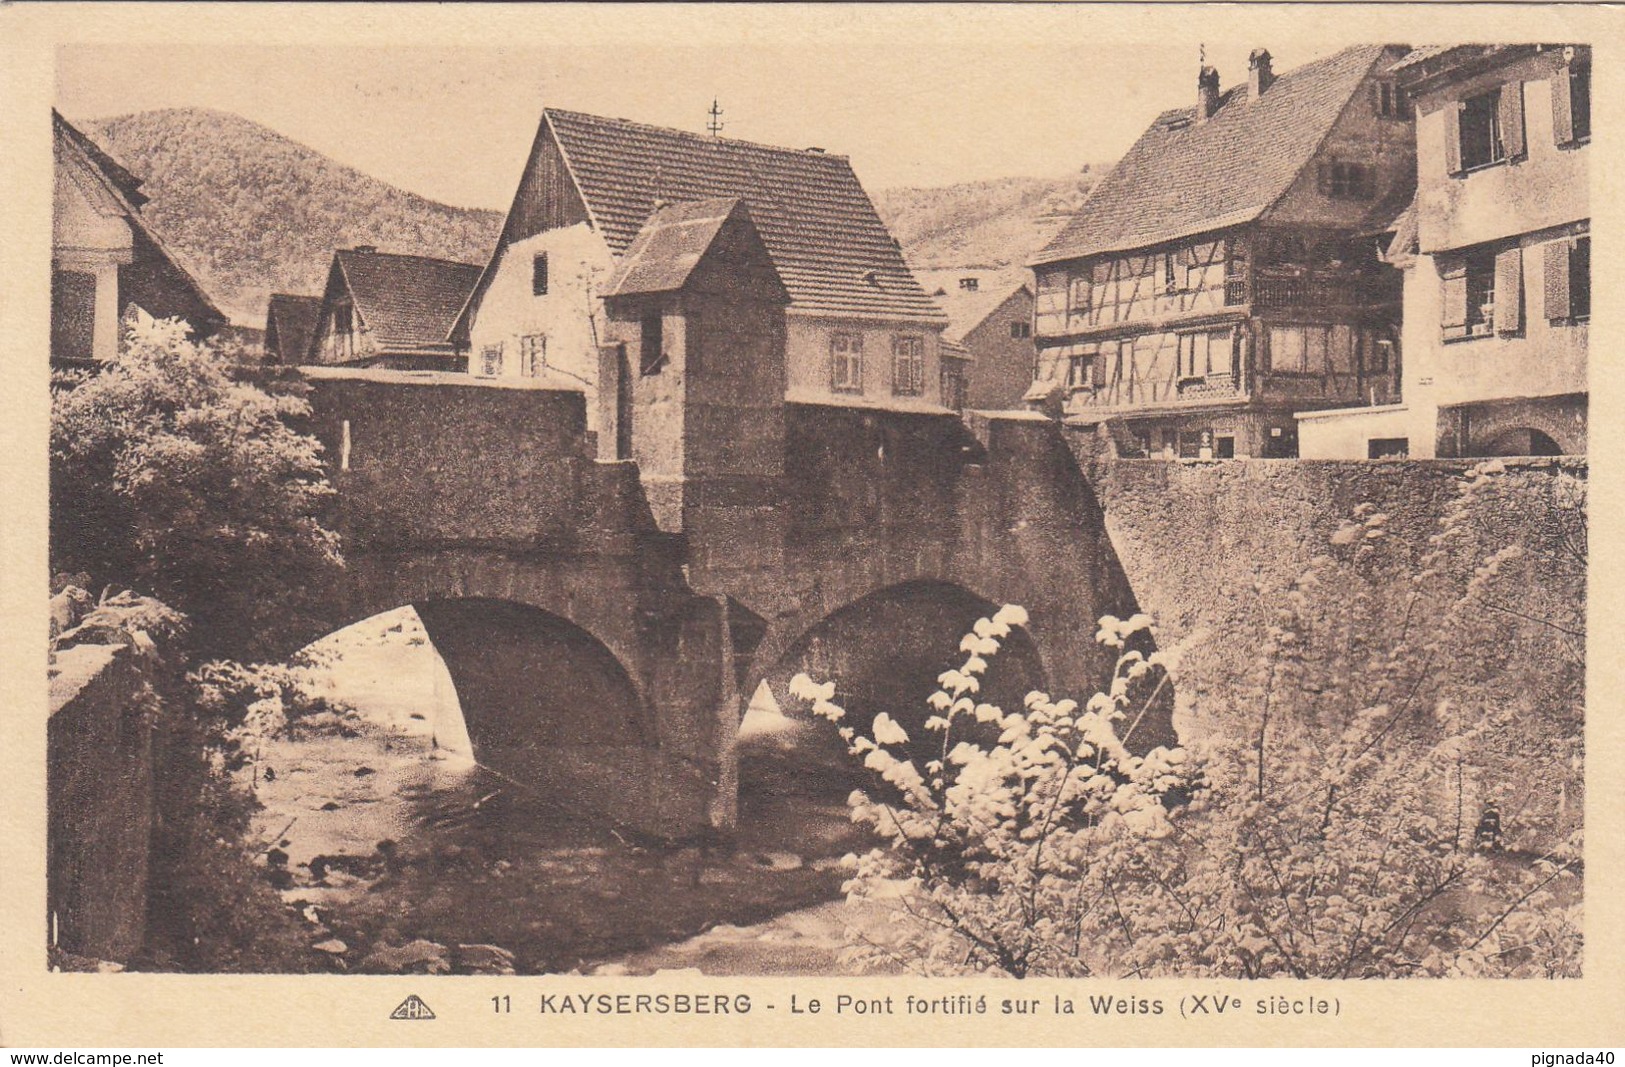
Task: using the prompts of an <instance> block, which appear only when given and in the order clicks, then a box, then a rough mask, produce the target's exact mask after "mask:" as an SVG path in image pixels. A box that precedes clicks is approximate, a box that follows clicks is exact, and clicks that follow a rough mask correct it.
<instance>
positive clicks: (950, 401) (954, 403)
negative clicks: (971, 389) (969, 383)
mask: <svg viewBox="0 0 1625 1067" xmlns="http://www.w3.org/2000/svg"><path fill="white" fill-rule="evenodd" d="M952 362H953V361H952V360H944V361H943V364H942V370H941V373H940V378H941V385H942V403H943V406H945V407H950V408H953V409H954V410H955V411H964V410H965V404H966V395H965V394H966V389H965V375H964V373H963V372H962V371H960V369H959V368H958V367H955V366H951V365H950V364H951V363H952Z"/></svg>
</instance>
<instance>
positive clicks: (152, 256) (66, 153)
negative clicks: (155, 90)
mask: <svg viewBox="0 0 1625 1067" xmlns="http://www.w3.org/2000/svg"><path fill="white" fill-rule="evenodd" d="M51 122H52V126H53V132H54V135H55V139H54V150H55V195H54V199H53V203H52V227H51V230H52V233H51V363H52V364H53V365H54V366H59V367H69V366H80V367H95V366H97V365H99V364H101V363H104V362H106V361H108V360H110V359H113V358H114V357H115V356H117V355H118V344H119V331H120V329H121V328H122V327H121V323H122V322H123V321H124V319H125V316H126V315H127V314H128V313H129V312H130V309H131V308H132V307H134V308H137V309H139V310H140V311H141V312H142V313H144V314H146V315H150V316H151V317H153V318H159V319H168V318H178V319H182V320H184V321H185V322H187V323H188V324H189V325H190V326H191V327H192V333H193V335H194V336H196V337H207V336H210V335H211V334H213V333H215V332H217V331H218V330H219V329H220V328H221V327H222V326H224V325H225V324H226V316H225V314H224V313H223V312H222V311H221V310H220V309H219V308H218V307H216V306H215V304H214V302H213V301H212V300H210V299H209V296H208V294H207V293H205V292H204V291H203V287H202V285H200V284H199V283H198V280H197V279H196V278H195V277H193V275H192V274H191V273H190V272H189V271H188V270H187V269H186V267H184V266H183V265H182V264H181V262H180V260H179V259H177V258H176V256H175V254H174V253H173V252H172V251H171V250H170V249H169V248H168V247H166V246H165V244H164V241H163V239H162V238H160V237H159V235H158V233H157V232H156V231H155V230H154V229H153V228H152V225H151V224H150V223H149V222H148V221H147V220H146V219H144V218H143V217H142V215H141V205H142V204H144V203H146V200H147V198H146V196H145V195H143V194H142V193H141V191H140V187H141V179H139V178H137V177H136V176H135V175H134V174H131V173H130V172H129V171H128V170H126V169H125V168H124V167H123V166H122V165H121V164H119V162H118V161H117V160H115V159H114V158H113V157H112V156H110V155H108V154H107V153H106V152H105V151H104V150H103V149H102V148H101V147H100V146H99V145H97V144H96V143H95V142H94V141H92V140H91V139H90V138H89V137H86V136H85V135H84V134H83V133H82V132H80V131H79V129H78V128H77V127H75V126H74V125H73V124H72V123H70V122H69V121H68V120H67V119H65V118H63V117H62V116H61V115H60V114H58V113H56V112H55V111H53V112H51Z"/></svg>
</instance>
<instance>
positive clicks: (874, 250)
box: [544, 108, 946, 324]
mask: <svg viewBox="0 0 1625 1067" xmlns="http://www.w3.org/2000/svg"><path fill="white" fill-rule="evenodd" d="M544 121H546V122H547V123H549V124H550V126H551V128H552V130H553V132H554V135H555V136H556V137H557V139H558V143H559V147H560V148H561V149H562V150H563V152H564V155H565V158H566V159H567V160H568V161H569V165H570V170H571V173H572V174H574V176H575V179H576V183H577V185H578V187H579V188H580V190H581V195H582V199H583V200H585V201H586V203H587V207H588V210H589V211H590V212H591V214H592V217H593V221H594V223H595V225H596V226H597V227H598V229H599V231H600V232H601V233H602V234H603V236H604V240H605V241H606V242H607V243H608V245H609V247H610V249H611V251H613V252H614V253H615V254H616V255H623V254H624V253H625V252H626V251H627V249H628V248H630V247H631V244H632V240H633V238H634V237H635V236H636V235H637V233H638V231H639V230H640V229H641V228H642V227H643V224H644V222H645V221H646V220H647V219H648V218H649V216H650V215H651V214H652V213H653V212H654V211H655V209H656V207H657V204H658V203H661V202H663V203H668V204H669V203H680V202H687V201H698V200H714V199H717V198H737V199H741V200H744V201H745V202H746V203H747V204H748V205H749V207H750V212H751V217H752V219H753V220H754V221H755V223H756V228H757V229H758V230H759V231H760V233H761V235H762V242H763V244H765V245H766V246H767V250H768V254H769V255H771V256H772V258H773V264H774V266H775V267H776V268H777V269H778V272H779V276H780V278H781V279H782V280H783V282H784V285H785V288H786V289H788V290H789V292H790V297H791V302H792V304H791V306H792V308H794V309H795V310H798V311H811V312H828V313H830V314H836V315H854V314H856V315H868V316H874V317H886V318H894V319H903V320H908V321H918V322H931V323H939V324H940V323H943V322H945V321H946V320H945V316H944V315H943V313H942V311H941V310H940V309H939V308H938V307H937V306H936V305H935V304H934V303H933V302H932V300H931V298H930V297H928V296H927V295H926V294H925V290H923V289H922V288H921V287H920V285H919V283H918V282H917V281H915V280H914V276H913V275H912V274H911V273H910V272H909V269H908V264H907V263H905V262H904V261H903V254H902V252H901V251H899V249H898V247H897V244H896V242H895V241H893V240H892V236H891V234H890V232H889V231H887V229H886V225H885V223H883V222H881V220H880V216H879V215H878V214H877V213H876V212H875V208H874V204H873V203H871V202H870V200H869V195H868V194H867V193H866V192H864V190H863V186H862V185H861V184H860V183H859V182H858V177H857V174H856V173H854V172H853V170H852V165H851V164H850V163H849V162H848V161H847V160H846V159H845V158H844V157H842V156H836V155H827V154H825V153H822V152H813V151H800V150H796V149H790V148H775V147H772V146H768V145H759V144H753V143H750V142H748V141H734V140H729V139H726V138H720V137H706V136H702V135H700V134H692V133H687V132H684V131H682V130H671V129H665V128H663V127H659V126H646V125H643V124H642V123H636V122H628V121H627V120H625V119H607V118H600V117H598V116H595V115H583V114H580V113H579V112H574V111H560V110H558V109H555V108H549V109H547V111H546V112H545V114H544Z"/></svg>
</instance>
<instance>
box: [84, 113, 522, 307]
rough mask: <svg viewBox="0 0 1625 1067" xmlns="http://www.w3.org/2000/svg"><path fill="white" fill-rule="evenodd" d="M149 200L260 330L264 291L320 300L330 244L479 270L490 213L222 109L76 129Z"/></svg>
mask: <svg viewBox="0 0 1625 1067" xmlns="http://www.w3.org/2000/svg"><path fill="white" fill-rule="evenodd" d="M82 128H83V129H84V132H85V133H86V134H88V135H89V136H90V137H91V138H92V139H94V140H95V141H96V142H97V143H98V144H100V145H101V146H102V147H104V148H106V149H107V150H108V151H109V152H111V153H112V154H113V155H114V156H115V157H116V158H117V159H118V160H119V161H120V162H121V163H123V164H124V165H125V166H127V167H129V168H130V170H132V171H133V172H134V173H135V174H136V175H137V176H138V177H140V178H141V179H142V180H143V182H144V184H143V185H142V188H141V191H142V192H143V193H145V194H146V195H147V196H149V197H150V198H151V201H150V202H149V203H148V204H147V205H146V206H145V207H144V208H142V213H143V214H144V215H146V216H147V217H148V218H150V219H151V220H152V221H153V223H154V224H155V225H156V226H157V228H158V230H159V232H160V233H161V234H163V236H164V237H165V239H166V240H167V241H168V243H169V244H170V245H171V247H173V248H174V249H175V250H176V251H177V252H178V253H179V254H180V256H181V258H182V259H183V260H184V261H185V263H186V264H187V266H188V267H190V268H191V269H193V270H194V271H195V272H196V273H197V274H198V276H199V279H200V280H201V281H202V282H203V285H204V288H205V289H207V290H208V292H209V294H210V295H211V296H212V297H214V299H215V301H216V303H218V304H220V305H221V306H222V308H223V309H224V310H225V311H226V312H227V313H228V314H229V315H231V317H232V320H233V321H234V322H237V323H240V324H243V325H249V326H263V325H264V324H265V305H266V301H267V299H268V298H269V296H270V294H271V293H272V292H288V293H319V292H321V287H322V284H323V282H324V281H325V278H326V272H327V266H328V263H329V261H330V260H331V258H332V254H333V249H334V248H337V247H340V246H350V245H356V244H374V245H377V246H378V247H379V248H380V249H381V250H383V251H398V252H414V253H418V254H421V255H428V256H439V257H442V258H445V259H455V260H462V261H464V262H468V263H482V264H483V263H484V262H485V260H486V259H487V258H488V257H489V255H490V251H491V246H492V245H493V244H495V242H496V237H497V233H498V231H499V230H500V229H501V228H502V216H501V214H500V213H499V212H495V211H480V210H474V209H468V208H456V207H450V206H448V205H445V204H440V203H436V202H435V201H433V200H429V199H427V198H425V197H421V196H418V195H416V194H414V193H409V192H406V191H405V190H403V189H399V188H396V187H395V186H393V185H390V184H388V183H387V182H382V181H379V180H378V179H376V178H371V177H368V176H367V175H365V174H362V173H361V172H360V171H357V170H355V169H353V168H351V167H346V166H344V165H342V164H340V163H336V162H334V161H333V160H332V159H329V158H328V157H327V156H325V155H323V154H322V153H320V152H317V151H316V150H314V149H311V148H307V147H305V146H304V145H302V144H300V143H298V142H297V141H293V140H290V139H288V138H286V137H283V136H282V135H281V134H279V133H277V132H275V131H274V130H270V129H267V128H266V127H264V126H261V125H259V124H258V123H255V122H251V121H249V120H248V119H244V118H241V117H239V116H237V115H233V114H230V113H228V112H223V111H208V110H203V109H192V108H188V109H176V110H165V111H143V112H140V113H137V114H134V115H125V116H121V117H119V118H113V119H104V120H100V121H96V122H87V123H84V124H83V126H82Z"/></svg>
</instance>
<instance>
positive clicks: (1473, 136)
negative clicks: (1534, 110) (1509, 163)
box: [1446, 86, 1522, 173]
mask: <svg viewBox="0 0 1625 1067" xmlns="http://www.w3.org/2000/svg"><path fill="white" fill-rule="evenodd" d="M1514 88H1519V87H1518V86H1503V87H1502V89H1507V90H1511V89H1514ZM1502 89H1491V90H1490V91H1489V92H1487V93H1480V94H1478V95H1477V96H1474V97H1471V98H1469V99H1468V100H1467V101H1465V102H1464V103H1463V104H1462V105H1461V109H1460V111H1447V112H1446V113H1447V114H1449V115H1452V116H1454V117H1455V120H1456V123H1457V130H1456V138H1455V145H1456V159H1455V160H1454V161H1453V162H1454V163H1455V164H1456V165H1455V166H1454V167H1453V168H1452V172H1453V173H1462V172H1465V171H1469V170H1473V169H1474V168H1476V167H1487V166H1490V165H1491V164H1493V163H1500V162H1502V161H1503V160H1505V159H1506V158H1507V156H1508V154H1509V153H1508V152H1507V145H1506V138H1505V134H1506V130H1505V129H1504V128H1503V123H1502V118H1503V112H1504V111H1505V110H1506V108H1504V107H1503V105H1502V101H1501V94H1502ZM1520 103H1521V96H1520ZM1519 118H1520V120H1521V118H1522V115H1521V113H1520V115H1519ZM1447 136H1448V135H1447Z"/></svg>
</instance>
